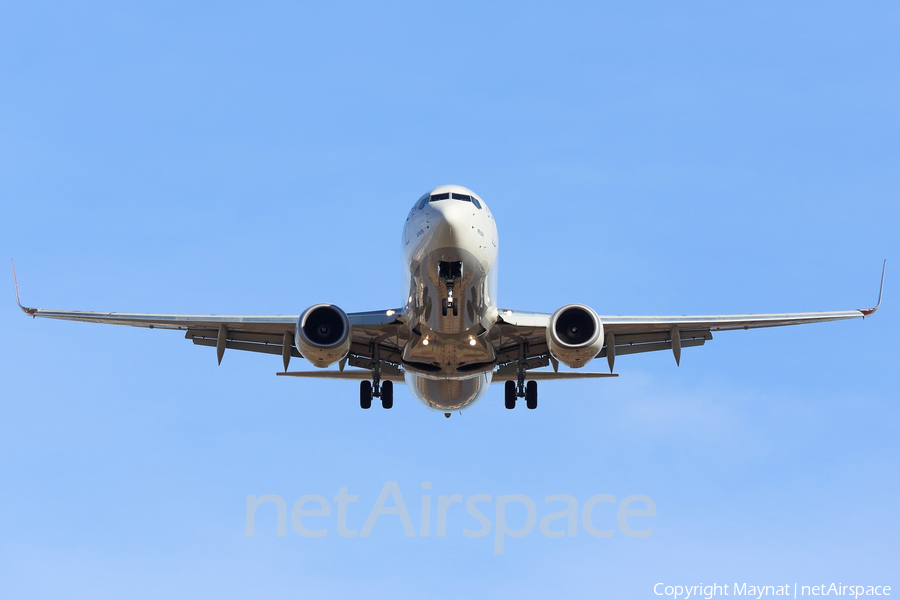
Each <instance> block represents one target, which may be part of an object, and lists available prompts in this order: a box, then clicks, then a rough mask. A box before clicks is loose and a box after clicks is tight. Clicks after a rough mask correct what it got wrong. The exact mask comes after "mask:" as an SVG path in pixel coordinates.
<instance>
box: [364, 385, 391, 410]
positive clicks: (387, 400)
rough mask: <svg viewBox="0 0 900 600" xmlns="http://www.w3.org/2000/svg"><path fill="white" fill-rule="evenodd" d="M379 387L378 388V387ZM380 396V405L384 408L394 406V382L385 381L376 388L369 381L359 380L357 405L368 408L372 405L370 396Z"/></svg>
mask: <svg viewBox="0 0 900 600" xmlns="http://www.w3.org/2000/svg"><path fill="white" fill-rule="evenodd" d="M379 388H380V389H379ZM373 396H374V397H375V398H381V407H382V408H384V409H388V408H392V407H393V406H394V382H393V381H385V382H384V383H382V384H381V385H379V386H378V387H377V388H376V387H373V386H372V382H371V381H360V382H359V406H360V408H364V409H368V408H371V407H372V397H373Z"/></svg>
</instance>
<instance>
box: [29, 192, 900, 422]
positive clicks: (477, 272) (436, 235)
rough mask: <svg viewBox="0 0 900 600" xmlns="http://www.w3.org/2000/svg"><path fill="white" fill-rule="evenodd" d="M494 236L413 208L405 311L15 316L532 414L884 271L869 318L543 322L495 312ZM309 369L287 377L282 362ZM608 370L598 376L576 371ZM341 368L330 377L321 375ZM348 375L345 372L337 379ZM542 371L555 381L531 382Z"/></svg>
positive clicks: (458, 216)
mask: <svg viewBox="0 0 900 600" xmlns="http://www.w3.org/2000/svg"><path fill="white" fill-rule="evenodd" d="M498 243H499V241H498V236H497V225H496V222H495V220H494V216H493V214H492V213H491V211H490V209H489V208H488V205H487V203H486V202H485V201H484V200H483V199H482V198H481V196H479V195H478V194H476V193H475V192H473V191H471V190H469V189H467V188H465V187H462V186H458V185H443V186H439V187H436V188H434V189H432V190H430V191H428V192H427V193H425V194H423V195H422V196H421V197H419V199H418V200H416V202H415V204H414V205H413V207H412V209H410V211H409V216H407V218H406V223H405V225H404V227H403V232H402V237H401V244H402V248H403V257H404V261H405V264H406V270H405V275H406V290H407V294H406V296H407V297H406V298H405V299H404V300H405V302H404V304H403V306H402V307H399V308H392V309H387V310H380V311H370V312H358V313H349V314H348V313H345V312H344V311H343V310H341V309H340V308H339V307H337V306H335V305H333V304H327V303H322V304H314V305H313V306H310V307H309V308H307V309H306V310H305V311H304V312H303V313H302V314H300V315H181V314H135V313H105V312H86V311H57V310H45V309H39V308H27V307H25V306H22V303H21V301H20V300H19V286H18V281H17V280H16V279H15V263H13V279H14V281H15V285H16V302H17V303H18V305H19V307H20V308H21V309H22V310H23V311H24V312H25V313H26V314H28V315H31V316H32V317H46V318H50V319H63V320H69V321H85V322H89V323H109V324H113V325H131V326H135V327H147V328H150V329H175V330H180V331H184V332H185V338H187V339H189V340H191V341H192V342H193V343H194V344H196V345H199V346H210V347H215V348H216V357H217V359H218V362H219V364H221V363H222V357H223V355H224V353H225V350H226V349H231V350H245V351H250V352H264V353H269V354H276V355H277V354H280V355H281V357H282V362H283V365H284V371H283V372H281V373H277V374H278V375H282V376H288V377H307V378H332V379H344V380H356V381H359V382H360V384H359V404H360V407H362V408H364V409H368V408H370V407H371V406H372V399H373V398H378V399H380V401H381V405H382V407H383V408H385V409H389V408H391V407H392V406H393V404H394V383H405V384H406V385H407V387H408V388H409V390H410V391H411V392H412V394H413V396H414V397H415V398H416V399H417V400H419V401H420V402H421V403H422V404H424V405H425V406H426V407H428V408H429V409H432V410H434V411H437V412H442V413H444V415H445V416H447V417H449V416H450V414H451V413H452V412H456V411H462V410H463V409H466V408H469V407H471V406H472V405H474V404H475V403H476V402H477V401H478V400H479V399H480V398H481V397H482V396H483V395H484V394H485V392H486V391H487V389H488V387H489V385H490V384H491V383H492V382H500V381H503V382H504V404H505V407H506V408H507V409H514V408H515V407H516V404H517V401H518V400H520V399H524V400H525V405H526V406H527V408H529V409H535V408H537V404H538V393H537V383H538V381H544V380H553V379H578V378H598V377H616V376H617V374H615V373H614V372H613V371H614V363H615V360H616V357H617V356H622V355H626V354H634V353H638V352H653V351H660V350H671V351H672V353H673V354H674V356H675V363H676V365H680V361H681V350H682V348H690V347H694V346H702V345H703V344H705V343H706V342H707V341H709V340H711V339H712V332H713V331H716V332H718V331H728V330H735V329H754V328H758V327H777V326H783V325H799V324H803V323H821V322H825V321H840V320H844V319H855V318H865V317H868V316H871V315H873V314H875V311H876V310H878V308H879V307H880V306H881V296H882V293H883V291H884V272H885V268H886V267H887V261H886V260H885V263H884V265H883V266H882V270H881V286H880V288H879V291H878V303H877V304H876V306H875V307H874V308H867V309H858V310H845V311H831V312H806V313H778V314H745V315H695V316H617V315H598V314H597V313H596V312H595V311H594V310H593V309H592V308H590V307H589V306H587V305H584V304H566V305H565V306H563V307H561V308H559V309H558V310H557V311H556V312H554V313H552V314H546V313H535V312H523V311H519V310H511V309H503V308H499V307H498V305H497V250H498ZM301 357H302V358H305V359H307V360H308V361H309V362H310V363H312V364H313V365H314V366H316V367H318V368H319V370H315V371H288V366H289V364H290V360H291V358H301ZM598 358H606V360H607V363H608V366H609V373H604V372H583V371H562V372H561V371H559V364H560V363H562V364H564V365H566V366H567V367H570V368H572V369H580V368H581V367H584V366H585V365H587V364H588V363H589V362H590V361H592V360H593V359H598ZM335 364H337V365H338V370H334V369H330V370H329V369H327V367H331V366H333V365H335ZM347 365H349V366H350V367H356V368H355V369H345V367H346V366H347ZM550 365H552V367H553V370H552V371H550V370H539V369H541V368H543V367H548V366H550Z"/></svg>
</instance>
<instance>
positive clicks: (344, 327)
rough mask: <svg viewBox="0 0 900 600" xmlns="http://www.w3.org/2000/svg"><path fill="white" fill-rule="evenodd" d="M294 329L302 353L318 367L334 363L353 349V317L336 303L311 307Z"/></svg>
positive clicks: (298, 320) (298, 347)
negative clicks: (351, 332)
mask: <svg viewBox="0 0 900 600" xmlns="http://www.w3.org/2000/svg"><path fill="white" fill-rule="evenodd" d="M294 330H295V333H294V343H296V344H297V349H298V350H300V354H302V355H303V357H304V358H306V359H307V360H308V361H309V362H311V363H312V364H314V365H315V366H317V367H322V368H325V367H328V366H330V365H333V364H334V363H336V362H338V361H339V360H341V359H343V358H344V357H346V356H347V353H348V352H350V337H351V336H350V319H348V318H347V313H345V312H344V311H342V310H341V309H340V308H338V307H337V306H335V305H333V304H315V305H313V306H310V307H309V308H307V309H306V310H305V311H303V314H302V315H300V318H299V319H297V326H296V327H295V328H294Z"/></svg>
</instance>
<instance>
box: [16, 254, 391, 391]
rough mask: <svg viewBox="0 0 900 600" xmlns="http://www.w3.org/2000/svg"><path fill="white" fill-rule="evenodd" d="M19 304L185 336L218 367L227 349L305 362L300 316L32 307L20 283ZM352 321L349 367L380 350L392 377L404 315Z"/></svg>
mask: <svg viewBox="0 0 900 600" xmlns="http://www.w3.org/2000/svg"><path fill="white" fill-rule="evenodd" d="M13 275H14V276H15V265H13ZM16 302H17V303H18V304H19V308H21V309H22V311H23V312H24V313H25V314H27V315H31V316H32V317H41V318H46V319H60V320H63V321H82V322H86V323H106V324H109V325H129V326H131V327H146V328H148V329H175V330H178V331H184V337H185V338H187V339H189V340H191V341H192V342H193V343H194V344H196V345H199V346H212V347H214V348H216V350H217V355H218V359H219V362H221V361H222V355H223V354H224V352H225V350H226V349H231V350H245V351H249V352H264V353H266V354H280V355H281V356H282V358H283V360H284V368H285V370H287V364H288V362H289V360H290V358H291V357H297V358H300V357H302V355H301V354H300V352H299V351H298V350H297V347H296V346H295V345H294V330H295V328H296V326H297V320H298V319H299V318H300V315H179V314H154V313H115V312H92V311H64V310H47V309H44V308H28V307H26V306H22V303H21V301H20V300H19V286H18V282H17V283H16ZM347 317H348V318H349V320H350V326H351V328H352V332H351V335H352V340H351V342H350V355H349V356H348V357H347V362H348V363H349V364H350V365H351V366H357V367H363V368H372V366H373V365H372V357H373V355H374V354H375V346H376V345H377V346H378V354H379V358H380V359H381V360H382V362H386V363H388V365H387V366H386V368H385V367H383V369H385V370H386V371H390V372H391V373H393V371H392V369H391V367H392V366H398V365H399V364H400V349H401V348H402V347H403V346H402V344H403V343H405V335H406V334H405V333H404V331H405V323H404V322H403V316H402V310H401V309H395V310H381V311H370V312H358V313H348V314H347ZM397 372H398V373H399V370H398V371H397Z"/></svg>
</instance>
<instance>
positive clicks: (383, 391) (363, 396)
mask: <svg viewBox="0 0 900 600" xmlns="http://www.w3.org/2000/svg"><path fill="white" fill-rule="evenodd" d="M372 363H373V364H374V367H372V381H360V382H359V407H360V408H362V409H369V408H371V407H372V397H373V396H374V397H376V398H381V407H382V408H384V409H388V408H393V406H394V382H393V381H390V380H388V381H385V382H384V383H382V382H381V360H380V358H379V356H378V344H375V345H374V347H373V348H372Z"/></svg>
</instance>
